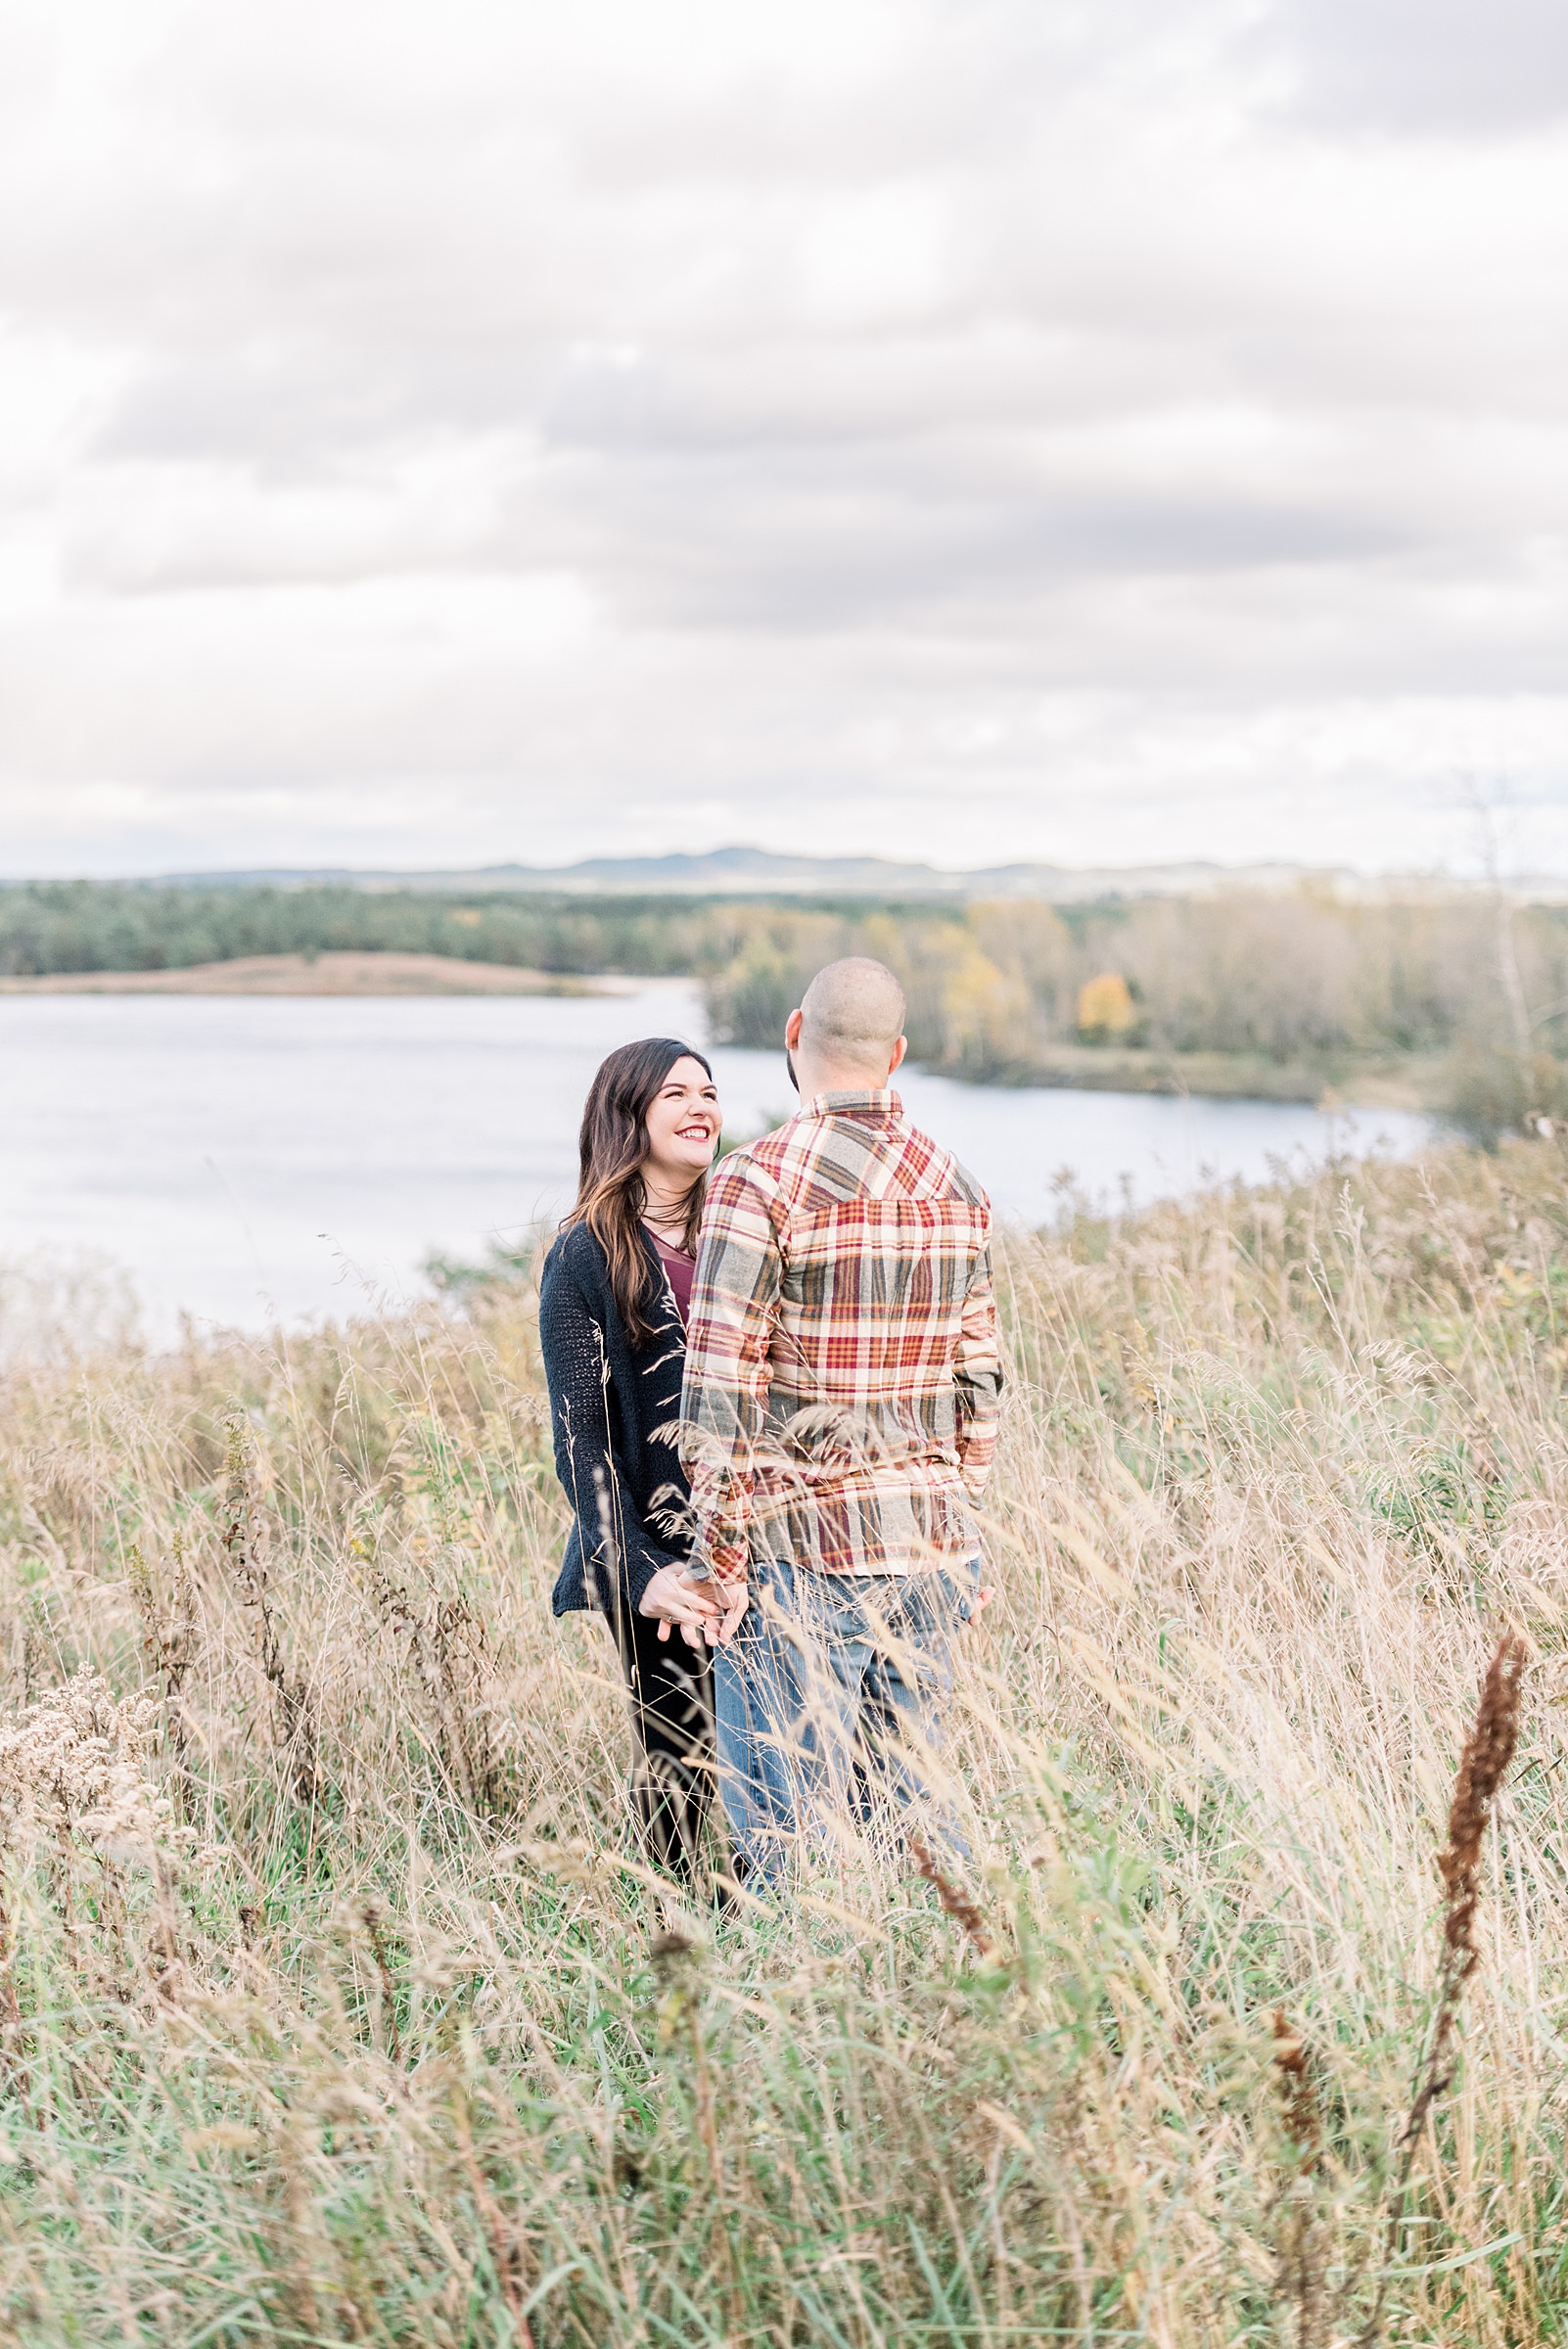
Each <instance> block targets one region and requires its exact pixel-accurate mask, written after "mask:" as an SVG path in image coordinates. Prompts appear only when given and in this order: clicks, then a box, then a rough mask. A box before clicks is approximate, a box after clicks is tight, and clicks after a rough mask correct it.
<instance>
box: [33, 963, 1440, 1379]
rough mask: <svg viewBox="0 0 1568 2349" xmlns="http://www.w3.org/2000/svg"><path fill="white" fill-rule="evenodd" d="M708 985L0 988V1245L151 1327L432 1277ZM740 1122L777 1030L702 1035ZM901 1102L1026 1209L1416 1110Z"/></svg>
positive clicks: (907, 1095)
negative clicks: (601, 1079)
mask: <svg viewBox="0 0 1568 2349" xmlns="http://www.w3.org/2000/svg"><path fill="white" fill-rule="evenodd" d="M703 1033H704V1030H703V1021H702V1015H701V1011H700V1007H699V1003H698V998H697V993H696V990H695V989H694V988H693V987H691V986H690V985H689V984H687V983H686V982H684V981H679V982H677V981H664V982H658V983H653V984H649V985H647V986H644V987H641V988H638V989H637V990H634V991H630V990H628V991H627V992H626V993H623V994H621V995H603V996H583V997H576V998H572V997H548V996H546V997H538V996H510V997H507V996H503V997H491V998H485V997H482V996H437V997H433V996H424V997H413V998H410V997H401V998H395V997H380V998H370V999H366V1000H351V999H350V1000H344V999H341V998H340V999H332V998H323V997H305V998H299V997H295V998H289V997H281V996H263V997H259V998H252V999H249V1000H247V999H244V998H235V997H232V996H219V995H168V996H156V995H155V996H148V995H143V996H137V995H25V996H22V995H10V996H0V1262H4V1263H6V1264H15V1263H17V1262H18V1261H19V1260H23V1259H37V1258H38V1257H39V1256H40V1255H41V1256H42V1257H43V1258H44V1259H45V1260H46V1261H48V1260H52V1261H53V1262H54V1263H55V1264H56V1266H57V1267H60V1268H61V1269H62V1270H64V1269H65V1268H67V1267H69V1265H70V1264H71V1263H72V1262H74V1261H76V1260H78V1259H80V1258H82V1257H83V1256H86V1255H96V1256H101V1257H105V1258H108V1259H112V1260H113V1261H114V1262H115V1264H117V1265H120V1266H123V1267H125V1269H126V1270H127V1272H128V1274H129V1276H130V1278H131V1280H132V1281H133V1283H134V1285H135V1289H136V1291H137V1293H138V1295H139V1297H140V1298H141V1300H142V1302H143V1306H144V1309H145V1315H146V1321H147V1325H148V1327H149V1329H150V1330H151V1331H152V1332H153V1333H154V1334H155V1335H160V1336H161V1335H163V1334H166V1333H167V1332H169V1331H170V1330H172V1328H173V1327H174V1326H175V1317H176V1314H177V1313H178V1312H179V1311H181V1310H184V1311H187V1312H189V1313H193V1314H195V1315H196V1316H197V1317H198V1319H199V1320H201V1321H212V1322H222V1323H231V1324H237V1325H240V1326H244V1327H255V1326H259V1325H261V1324H263V1323H265V1322H266V1321H268V1320H270V1319H272V1318H274V1317H281V1318H283V1319H284V1320H286V1321H293V1320H297V1319H299V1318H300V1317H302V1316H307V1315H315V1314H320V1313H345V1312H350V1311H357V1310H363V1309H364V1308H365V1306H366V1305H367V1303H369V1302H370V1301H372V1300H376V1299H387V1300H396V1299H400V1298H403V1297H407V1296H413V1295H420V1294H424V1293H425V1283H424V1282H423V1281H422V1279H421V1277H420V1269H419V1267H420V1266H421V1264H422V1262H423V1261H424V1259H425V1257H426V1256H427V1255H428V1254H429V1253H430V1252H431V1251H432V1250H440V1251H442V1252H444V1253H447V1254H451V1255H456V1256H462V1257H478V1256H481V1255H483V1254H484V1250H485V1248H486V1245H487V1244H488V1242H489V1241H490V1240H491V1239H501V1240H503V1241H509V1242H516V1241H517V1240H518V1239H520V1238H522V1237H524V1236H525V1235H526V1234H527V1232H528V1231H529V1229H530V1227H531V1226H532V1225H534V1224H535V1223H536V1222H538V1221H541V1220H543V1219H546V1218H554V1217H555V1216H558V1215H559V1214H560V1213H561V1210H562V1208H563V1207H564V1206H565V1205H566V1204H567V1203H568V1201H569V1200H570V1197H571V1195H572V1191H573V1188H574V1184H575V1177H576V1131H577V1121H578V1118H579V1116H580V1114H581V1108H582V1098H583V1094H584V1091H585V1089H586V1086H587V1083H588V1080H589V1078H590V1077H591V1075H592V1073H593V1070H594V1068H595V1066H596V1064H597V1063H598V1061H599V1060H600V1058H601V1057H602V1055H603V1054H604V1053H605V1052H607V1051H609V1050H610V1048H611V1047H612V1046H613V1045H615V1044H618V1043H623V1042H625V1041H627V1040H628V1039H629V1038H631V1037H633V1036H648V1035H660V1034H665V1035H676V1036H690V1037H692V1038H693V1039H694V1040H696V1041H699V1042H700V1041H701V1040H702V1036H703ZM712 1057H713V1059H714V1062H715V1074H716V1076H717V1079H718V1082H719V1087H720V1094H721V1098H722V1102H723V1107H724V1113H725V1123H726V1125H727V1127H728V1128H729V1129H730V1130H731V1131H732V1132H741V1133H750V1132H756V1131H758V1130H760V1129H761V1128H762V1127H764V1126H766V1125H771V1124H773V1123H776V1122H777V1120H778V1119H779V1118H780V1117H783V1116H785V1115H787V1114H788V1111H789V1108H790V1106H791V1104H792V1101H793V1096H792V1094H791V1092H790V1088H789V1081H788V1079H787V1077H786V1075H785V1071H784V1060H783V1055H782V1053H781V1052H779V1053H768V1052H739V1051H730V1050H726V1049H719V1050H717V1051H716V1052H715V1053H714V1054H713V1056H712ZM899 1091H900V1092H901V1093H902V1095H903V1098H904V1101H905V1104H906V1106H907V1108H908V1110H909V1112H910V1114H911V1116H912V1117H914V1118H915V1119H916V1121H917V1122H918V1123H919V1124H921V1125H923V1126H925V1127H926V1128H929V1130H930V1131H931V1132H933V1133H934V1134H936V1135H937V1136H938V1137H939V1138H940V1139H941V1140H942V1141H943V1142H944V1143H945V1144H946V1145H947V1146H948V1147H949V1148H951V1149H953V1150H956V1152H957V1153H958V1155H959V1156H960V1157H961V1158H962V1159H963V1160H964V1161H965V1162H966V1164H967V1165H968V1166H969V1167H971V1168H972V1170H973V1171H974V1173H975V1174H978V1175H979V1176H980V1178H981V1180H982V1181H983V1182H985V1183H986V1185H987V1186H988V1188H989V1189H990V1190H991V1192H992V1197H993V1198H994V1200H995V1202H996V1205H997V1208H998V1210H999V1212H1000V1213H1001V1214H1002V1215H1004V1216H1006V1217H1009V1218H1016V1219H1018V1220H1021V1221H1027V1222H1034V1223H1040V1222H1045V1221H1051V1220H1052V1219H1053V1218H1054V1217H1055V1216H1056V1215H1057V1214H1058V1213H1059V1212H1060V1208H1061V1203H1062V1198H1063V1194H1064V1189H1065V1188H1066V1186H1068V1185H1069V1184H1076V1186H1077V1187H1078V1188H1079V1189H1080V1190H1081V1191H1082V1192H1084V1193H1085V1194H1087V1195H1088V1196H1089V1197H1090V1198H1091V1199H1093V1200H1095V1201H1097V1202H1104V1203H1106V1204H1108V1205H1111V1206H1119V1205H1122V1204H1124V1203H1126V1204H1131V1205H1137V1204H1140V1203H1142V1202H1146V1201H1148V1200H1151V1199H1154V1198H1160V1197H1172V1196H1177V1195H1180V1194H1182V1193H1184V1192H1188V1191H1191V1190H1193V1189H1195V1188H1197V1187H1199V1186H1201V1185H1202V1184H1203V1183H1205V1182H1207V1181H1210V1180H1213V1179H1218V1178H1226V1177H1230V1176H1236V1175H1239V1176H1242V1177H1244V1178H1245V1179H1248V1180H1264V1179H1267V1178H1268V1175H1269V1174H1270V1172H1271V1171H1273V1170H1274V1169H1275V1168H1276V1167H1278V1166H1279V1165H1281V1164H1286V1165H1289V1166H1290V1167H1292V1168H1293V1169H1296V1170H1305V1169H1306V1168H1308V1167H1310V1166H1314V1165H1319V1164H1321V1163H1322V1161H1323V1160H1324V1159H1325V1158H1326V1157H1328V1156H1330V1155H1332V1154H1334V1153H1340V1152H1347V1151H1354V1152H1356V1153H1358V1154H1365V1153H1367V1152H1370V1151H1373V1150H1378V1151H1383V1152H1389V1153H1407V1152H1410V1151H1413V1150H1415V1149H1418V1148H1419V1147H1420V1146H1421V1145H1422V1143H1423V1142H1424V1141H1426V1140H1427V1139H1428V1138H1429V1136H1430V1133H1431V1130H1432V1127H1431V1121H1429V1120H1427V1119H1425V1118H1420V1117H1414V1116H1410V1115H1407V1114H1404V1113H1400V1112H1395V1111H1382V1110H1377V1111H1373V1110H1363V1111H1359V1112H1354V1113H1349V1112H1339V1113H1336V1114H1335V1115H1333V1116H1332V1117H1329V1116H1326V1115H1324V1114H1323V1113H1321V1112H1319V1111H1316V1110H1313V1109H1309V1108H1306V1107H1296V1106H1292V1105H1288V1104H1285V1105H1281V1104H1278V1103H1273V1102H1253V1101H1178V1100H1170V1099H1164V1098H1159V1097H1155V1096H1150V1095H1147V1094H1130V1093H1074V1092H1052V1091H1042V1090H1031V1091H1003V1090H996V1089H986V1088H982V1087H978V1086H973V1085H964V1084H958V1083H954V1082H951V1081H950V1080H948V1079H945V1078H939V1077H928V1076H924V1075H922V1074H921V1073H920V1072H918V1071H913V1072H909V1073H908V1074H906V1075H904V1074H901V1075H900V1078H899Z"/></svg>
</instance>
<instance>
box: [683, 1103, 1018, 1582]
mask: <svg viewBox="0 0 1568 2349" xmlns="http://www.w3.org/2000/svg"><path fill="white" fill-rule="evenodd" d="M1000 1395H1001V1359H1000V1353H999V1350H998V1346H997V1337H996V1302H995V1295H994V1292H993V1290H992V1271H991V1204H990V1201H989V1200H988V1199H987V1197H986V1194H985V1192H984V1191H983V1190H982V1189H981V1187H980V1185H979V1184H978V1183H977V1182H976V1181H974V1179H973V1178H972V1177H971V1176H970V1175H969V1174H966V1173H965V1172H964V1170H963V1169H962V1167H960V1166H959V1164H958V1162H957V1160H956V1159H954V1158H951V1157H949V1156H948V1154H947V1152H946V1151H945V1150H943V1149H940V1148H939V1147H938V1145H937V1144H936V1143H935V1142H933V1141H931V1140H930V1139H928V1137H927V1136H926V1135H925V1134H923V1133H920V1132H918V1131H916V1129H915V1128H913V1127H912V1126H910V1125H909V1124H908V1122H907V1120H906V1119H905V1117H904V1114H903V1107H902V1104H901V1103H900V1101H899V1097H898V1095H897V1094H896V1093H892V1092H889V1091H887V1090H885V1089H881V1090H875V1091H872V1090H867V1091H864V1092H832V1093H820V1094H818V1095H817V1096H816V1097H815V1098H814V1099H813V1100H810V1101H807V1103H806V1104H805V1106H804V1107H803V1108H802V1110H801V1112H800V1114H799V1115H798V1116H797V1117H794V1118H792V1119H791V1120H790V1122H789V1124H788V1125H786V1126H781V1127H780V1128H778V1129H777V1131H776V1132H773V1133H770V1134H766V1135H764V1137H763V1138H762V1140H761V1141H760V1142H754V1143H752V1145H751V1146H750V1148H748V1149H744V1150H737V1151H735V1152H734V1153H733V1154H732V1155H731V1156H729V1157H727V1158H725V1159H723V1160H721V1161H720V1164H719V1167H718V1170H717V1172H716V1174H715V1177H714V1181H713V1186H712V1188H711V1190H710V1192H709V1198H708V1206H707V1209H706V1211H705V1213H704V1216H703V1228H702V1241H701V1245H700V1247H699V1250H698V1258H697V1273H696V1278H695V1280H694V1281H693V1284H692V1298H691V1319H690V1324H689V1327H688V1330H687V1337H686V1375H685V1386H684V1390H683V1392H682V1397H681V1428H680V1451H681V1456H682V1458H683V1459H684V1461H685V1462H686V1465H687V1468H688V1470H689V1472H690V1476H691V1493H692V1509H693V1518H694V1536H695V1538H694V1542H693V1549H692V1568H691V1570H692V1571H693V1572H694V1573H696V1574H699V1575H700V1574H701V1573H702V1572H703V1571H704V1568H705V1567H706V1568H709V1569H715V1570H716V1571H717V1572H719V1573H720V1574H722V1575H724V1576H726V1577H728V1576H734V1575H739V1574H741V1573H743V1572H744V1571H745V1570H746V1567H747V1566H748V1564H749V1563H750V1562H751V1561H753V1560H762V1559H766V1558H772V1557H787V1558H791V1559H793V1560H795V1562H796V1563H797V1564H799V1565H804V1566H807V1567H815V1568H819V1569H822V1570H825V1571H827V1572H830V1573H845V1574H906V1573H908V1572H910V1571H911V1569H913V1568H916V1567H919V1566H922V1565H926V1564H936V1563H938V1562H940V1561H942V1560H944V1559H954V1558H965V1557H973V1556H974V1555H975V1553H976V1552H977V1550H978V1549H979V1547H980V1540H979V1536H978V1534H977V1532H976V1529H975V1525H974V1520H973V1517H972V1515H971V1513H970V1504H971V1502H973V1501H976V1500H978V1499H979V1497H980V1494H981V1490H982V1487H983V1486H984V1484H985V1480H986V1474H987V1471H988V1469H989V1468H990V1465H991V1458H992V1451H993V1450H994V1448H995V1441H996V1419H997V1409H998V1404H999V1401H1000Z"/></svg>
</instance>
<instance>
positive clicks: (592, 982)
mask: <svg viewBox="0 0 1568 2349" xmlns="http://www.w3.org/2000/svg"><path fill="white" fill-rule="evenodd" d="M672 984H677V985H680V986H682V987H685V986H689V985H690V984H691V981H690V979H689V977H687V978H682V979H680V980H679V981H674V982H672V981H671V980H670V979H668V978H645V979H643V978H636V977H633V976H629V975H627V974H625V973H620V972H618V973H614V974H610V973H596V974H594V975H592V976H587V975H581V974H577V973H574V972H556V971H539V970H528V969H524V968H521V967H520V966H518V965H516V964H512V963H495V962H465V961H463V960H461V959H459V958H458V957H456V956H454V955H446V954H418V953H401V952H396V951H392V950H385V949H371V948H354V949H342V950H334V951H329V952H323V953H319V954H250V955H244V956H239V957H236V958H234V959H233V960H230V961H225V962H201V963H191V964H188V965H186V966H184V967H183V968H179V969H174V970H157V971H50V972H45V973H41V974H39V975H37V976H28V977H25V978H23V977H3V976H0V995H228V996H250V997H259V996H265V995H287V996H295V997H302V996H312V995H315V996H322V997H335V998H337V999H339V1000H342V999H343V998H345V997H359V998H371V997H377V996H381V997H385V996H404V997H415V996H420V995H426V996H441V995H447V996H449V995H491V996H494V995H540V996H551V995H554V996H577V997H580V996H583V995H632V994H643V993H649V992H653V991H656V990H659V989H661V988H668V987H669V986H671V985H672ZM743 1048H745V1047H743ZM930 1074H931V1075H933V1076H938V1077H947V1078H951V1079H954V1080H955V1081H956V1082H960V1083H966V1082H967V1083H973V1084H976V1085H978V1086H980V1087H982V1088H983V1089H986V1090H1003V1091H1035V1090H1038V1091H1051V1092H1064V1091H1065V1092H1097V1093H1149V1094H1156V1095H1166V1096H1176V1097H1180V1096H1182V1095H1189V1096H1191V1097H1192V1098H1194V1099H1199V1100H1206V1101H1272V1102H1300V1103H1304V1104H1306V1105H1307V1106H1309V1107H1312V1108H1315V1109H1325V1110H1327V1109H1333V1108H1336V1107H1343V1108H1345V1109H1357V1110H1365V1109H1387V1110H1411V1111H1416V1112H1421V1113H1425V1114H1427V1115H1441V1114H1442V1113H1443V1112H1444V1111H1445V1110H1446V1109H1447V1108H1448V1106H1449V1101H1448V1090H1449V1082H1450V1075H1449V1071H1448V1068H1447V1065H1446V1063H1445V1061H1444V1060H1443V1059H1442V1057H1441V1056H1438V1055H1433V1054H1415V1053H1412V1054H1410V1055H1408V1056H1407V1057H1405V1058H1400V1057H1398V1056H1391V1055H1381V1056H1375V1057H1374V1056H1370V1055H1369V1056H1368V1057H1367V1058H1366V1059H1365V1060H1364V1061H1361V1062H1356V1061H1348V1060H1327V1061H1324V1062H1322V1063H1319V1064H1315V1065H1314V1064H1310V1063H1306V1062H1276V1061H1269V1060H1265V1059H1263V1058H1262V1057H1260V1056H1259V1055H1257V1054H1254V1053H1227V1052H1174V1053H1173V1052H1159V1051H1155V1050H1152V1049H1150V1048H1148V1047H1147V1046H1131V1047H1130V1046H1125V1045H1123V1046H1118V1045H1114V1044H1104V1045H1099V1044H1065V1043H1064V1044H1056V1045H1053V1046H1051V1047H1049V1048H1048V1049H1047V1051H1046V1053H1045V1054H1044V1056H1043V1057H1042V1058H1041V1059H1039V1060H1038V1061H1031V1062H1024V1063H1019V1064H1017V1065H1016V1066H1014V1067H1011V1068H1007V1067H1003V1068H998V1069H995V1070H992V1071H991V1072H989V1073H988V1074H987V1075H985V1076H983V1077H973V1076H966V1075H965V1073H964V1072H963V1071H961V1070H957V1069H951V1068H933V1069H932V1070H931V1071H930Z"/></svg>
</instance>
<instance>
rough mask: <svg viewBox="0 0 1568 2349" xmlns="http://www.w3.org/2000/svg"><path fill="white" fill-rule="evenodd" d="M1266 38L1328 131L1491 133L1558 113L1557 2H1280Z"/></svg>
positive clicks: (1567, 57)
mask: <svg viewBox="0 0 1568 2349" xmlns="http://www.w3.org/2000/svg"><path fill="white" fill-rule="evenodd" d="M1265 39H1266V40H1267V41H1268V43H1269V44H1270V45H1272V43H1274V42H1277V43H1278V44H1279V46H1280V48H1281V49H1282V51H1283V54H1284V56H1285V57H1286V58H1287V59H1288V60H1289V63H1290V65H1291V67H1292V68H1293V69H1294V72H1295V74H1296V76H1297V80H1296V87H1295V89H1294V91H1293V94H1292V111H1293V112H1294V113H1295V114H1296V115H1298V116H1299V117H1300V118H1301V119H1302V120H1304V121H1307V122H1311V123H1313V124H1318V125H1322V126H1324V127H1327V128H1329V129H1338V130H1343V129H1346V128H1355V129H1359V130H1375V131H1384V132H1387V131H1394V132H1400V131H1425V132H1441V133H1445V134H1454V133H1457V134H1458V135H1459V136H1461V137H1464V136H1471V137H1473V136H1476V135H1478V134H1480V135H1490V136H1498V135H1499V134H1506V133H1507V132H1509V131H1513V130H1518V129H1530V128H1535V127H1538V126H1540V125H1543V124H1547V123H1556V122H1560V121H1561V120H1562V119H1563V118H1564V117H1565V116H1568V12H1565V11H1564V10H1563V9H1562V7H1561V6H1560V5H1559V4H1558V0H1283V5H1281V6H1280V7H1278V8H1277V9H1276V10H1275V12H1274V13H1273V15H1272V17H1271V18H1270V20H1269V21H1268V26H1267V29H1266V33H1265Z"/></svg>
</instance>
